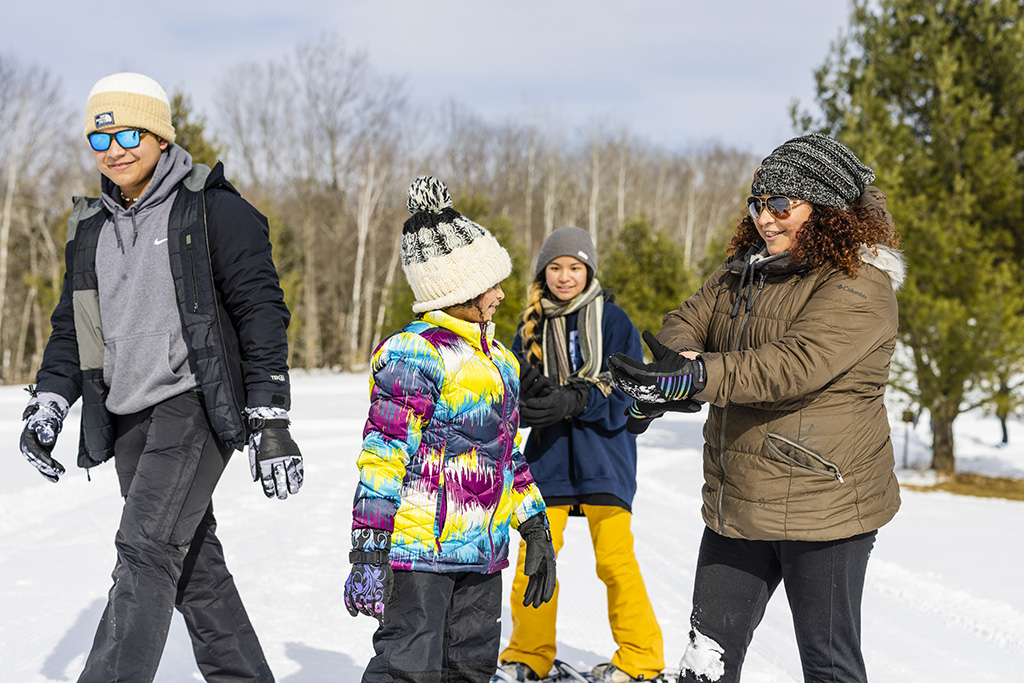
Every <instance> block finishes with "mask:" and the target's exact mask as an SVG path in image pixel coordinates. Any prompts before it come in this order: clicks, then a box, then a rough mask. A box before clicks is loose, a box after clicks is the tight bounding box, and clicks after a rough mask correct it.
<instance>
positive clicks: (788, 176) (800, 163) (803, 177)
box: [750, 133, 875, 207]
mask: <svg viewBox="0 0 1024 683" xmlns="http://www.w3.org/2000/svg"><path fill="white" fill-rule="evenodd" d="M874 179H875V172H874V171H872V170H871V169H870V168H868V167H867V166H865V165H864V164H862V163H861V162H860V160H859V159H858V158H857V157H856V156H854V154H853V152H851V151H850V150H849V149H848V148H847V147H846V146H845V145H843V143H841V142H839V141H838V140H836V139H835V138H830V137H829V136H827V135H821V134H819V133H812V134H811V135H802V136H800V137H796V138H793V139H792V140H787V141H786V142H784V143H783V144H781V145H779V146H778V147H776V148H775V150H774V151H773V152H772V153H771V154H769V155H768V156H767V157H765V159H764V161H762V162H761V166H760V167H759V168H758V169H757V171H755V172H754V181H753V182H752V183H751V184H750V194H752V195H754V196H764V195H781V196H783V197H790V198H792V199H803V200H804V201H808V202H810V203H811V204H817V205H818V206H838V207H846V206H848V205H850V204H852V203H853V202H854V201H856V199H857V198H858V197H859V196H860V195H861V194H862V193H863V192H864V188H865V187H867V186H868V184H869V183H871V181H872V180H874Z"/></svg>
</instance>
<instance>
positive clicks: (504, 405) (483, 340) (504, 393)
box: [480, 326, 515, 573]
mask: <svg viewBox="0 0 1024 683" xmlns="http://www.w3.org/2000/svg"><path fill="white" fill-rule="evenodd" d="M480 348H481V349H482V350H483V352H484V355H486V356H487V358H488V360H490V361H491V364H492V365H493V366H494V369H495V370H497V371H498V381H499V382H501V424H500V425H499V426H498V435H499V441H500V442H501V443H502V444H503V447H502V449H501V459H500V460H498V474H499V475H501V477H502V479H501V486H502V487H503V488H504V486H505V479H504V472H505V460H506V453H507V450H506V448H505V447H504V444H507V443H508V437H509V435H508V432H507V431H506V430H505V423H506V410H507V409H508V387H507V386H506V385H505V378H504V377H502V375H501V368H499V367H498V364H497V363H495V362H494V357H493V356H491V349H490V346H489V345H488V344H487V335H486V332H484V328H483V326H481V328H480ZM514 438H515V437H513V439H514ZM499 501H500V497H499ZM496 513H497V508H494V509H492V510H491V513H490V515H489V516H488V518H487V543H488V544H489V546H490V549H491V552H490V556H489V559H488V560H487V571H488V573H490V572H493V571H494V515H495V514H496Z"/></svg>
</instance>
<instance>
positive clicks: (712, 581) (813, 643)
mask: <svg viewBox="0 0 1024 683" xmlns="http://www.w3.org/2000/svg"><path fill="white" fill-rule="evenodd" d="M876 534H877V532H875V531H871V532H869V533H866V534H860V535H858V536H853V537H851V538H845V539H840V540H836V541H745V540H742V539H735V538H726V537H725V536H720V535H718V534H716V533H715V532H713V531H711V530H710V529H705V530H704V538H703V539H702V541H701V544H700V555H699V556H698V557H697V572H696V577H695V581H694V588H693V613H692V614H691V615H690V628H691V631H690V642H689V644H688V645H687V648H686V652H685V653H684V654H683V660H682V662H681V664H680V668H681V673H680V675H679V683H697V682H700V683H707V682H709V681H715V682H716V683H732V682H734V681H739V679H740V669H741V668H742V666H743V659H744V657H745V656H746V653H747V647H748V646H749V645H750V641H751V638H753V635H754V629H756V628H757V625H758V624H759V623H760V622H761V618H762V617H763V616H764V612H765V608H766V607H767V605H768V600H769V599H770V598H771V596H772V593H773V592H774V591H775V589H776V588H777V587H778V585H779V583H780V582H782V583H784V584H785V587H786V597H787V598H788V599H789V607H790V610H791V611H792V613H793V626H794V628H795V630H796V642H797V647H798V648H799V651H800V662H801V664H802V665H803V670H804V680H805V681H807V682H810V681H815V682H819V681H822V682H823V681H827V682H828V683H866V681H867V672H866V671H865V669H864V658H863V656H862V655H861V649H860V605H861V596H862V595H863V592H864V576H865V572H866V570H867V564H868V556H869V555H870V554H871V548H872V546H873V545H874V542H875V535H876Z"/></svg>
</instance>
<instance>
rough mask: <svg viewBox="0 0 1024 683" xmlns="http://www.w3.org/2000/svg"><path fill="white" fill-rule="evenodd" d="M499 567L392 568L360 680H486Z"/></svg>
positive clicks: (496, 625) (497, 627)
mask: <svg viewBox="0 0 1024 683" xmlns="http://www.w3.org/2000/svg"><path fill="white" fill-rule="evenodd" d="M500 639H501V572H495V573H494V574H480V573H477V572H459V573H454V574H433V573H430V572H409V571H396V572H395V589H394V592H393V593H392V599H391V602H389V603H388V604H387V606H386V607H385V608H384V625H383V626H381V627H380V628H378V629H377V632H376V633H374V634H373V649H374V651H375V652H376V653H377V654H376V656H374V657H373V658H372V659H370V663H369V664H367V666H366V671H364V672H363V680H362V683H391V682H392V681H403V682H404V683H488V682H489V681H490V680H491V676H493V675H494V670H495V669H496V668H497V666H498V644H499V641H500Z"/></svg>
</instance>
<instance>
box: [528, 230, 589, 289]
mask: <svg viewBox="0 0 1024 683" xmlns="http://www.w3.org/2000/svg"><path fill="white" fill-rule="evenodd" d="M560 256H572V257H573V258H575V259H579V260H580V262H581V263H583V265H585V266H586V267H587V268H589V269H590V276H591V277H593V276H594V273H596V272H597V250H596V249H594V240H592V239H590V233H589V232H587V231H586V230H584V229H583V228H574V227H571V226H568V227H565V228H559V229H558V230H555V231H554V232H552V233H551V234H550V235H548V238H547V239H546V240H544V244H542V245H540V253H539V254H538V255H537V268H536V269H535V271H534V274H533V275H534V277H536V278H539V277H540V275H541V273H543V272H544V269H545V268H547V267H548V264H549V263H551V262H552V261H554V260H555V259H556V258H558V257H560Z"/></svg>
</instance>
